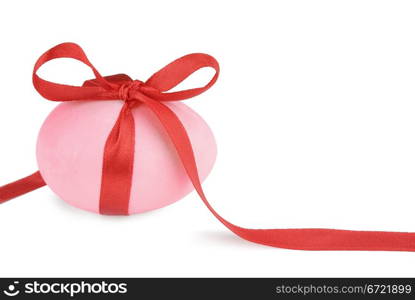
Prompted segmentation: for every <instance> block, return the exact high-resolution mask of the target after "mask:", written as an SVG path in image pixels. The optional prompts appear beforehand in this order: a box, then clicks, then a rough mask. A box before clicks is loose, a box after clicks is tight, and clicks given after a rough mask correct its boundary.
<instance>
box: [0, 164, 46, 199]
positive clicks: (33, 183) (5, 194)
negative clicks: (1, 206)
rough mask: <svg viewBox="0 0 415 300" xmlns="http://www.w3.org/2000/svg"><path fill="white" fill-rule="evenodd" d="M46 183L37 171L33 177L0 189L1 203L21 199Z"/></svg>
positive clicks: (30, 176)
mask: <svg viewBox="0 0 415 300" xmlns="http://www.w3.org/2000/svg"><path fill="white" fill-rule="evenodd" d="M45 185H46V183H45V181H44V180H43V178H42V175H40V172H39V171H37V172H35V173H33V174H32V175H29V176H27V177H24V178H22V179H19V180H16V181H14V182H12V183H9V184H6V185H4V186H1V187H0V203H3V202H6V201H8V200H11V199H13V198H16V197H19V196H21V195H24V194H26V193H29V192H31V191H34V190H36V189H38V188H41V187H43V186H45Z"/></svg>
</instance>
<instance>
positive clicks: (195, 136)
mask: <svg viewBox="0 0 415 300" xmlns="http://www.w3.org/2000/svg"><path fill="white" fill-rule="evenodd" d="M122 105H123V102H121V101H79V102H78V101H76V102H66V103H62V104H59V105H58V106H57V107H56V108H55V109H54V110H53V111H52V112H51V113H50V115H49V116H48V117H47V119H46V120H45V122H44V124H43V126H42V128H41V130H40V133H39V137H38V142H37V161H38V165H39V170H40V173H41V174H42V177H43V178H44V180H45V181H46V183H47V184H48V186H49V187H50V188H51V189H52V190H53V191H54V192H55V193H56V194H57V195H58V196H59V197H60V198H62V199H63V200H64V201H66V202H68V203H69V204H71V205H73V206H76V207H79V208H81V209H85V210H88V211H92V212H96V213H98V212H99V197H100V186H101V174H102V160H103V153H104V145H105V141H106V139H107V137H108V134H109V133H110V131H111V129H112V127H113V126H114V123H115V121H116V119H117V116H118V114H119V112H120V110H121V107H122ZM166 105H167V106H168V107H169V108H170V109H172V110H173V111H174V112H175V113H176V115H177V116H178V117H179V119H180V120H181V121H182V123H183V125H184V127H185V128H186V131H187V133H188V135H189V138H190V140H191V143H192V146H193V150H194V153H195V157H196V163H197V167H198V169H199V176H200V178H201V180H204V179H205V178H206V177H207V175H208V174H209V172H210V171H211V169H212V167H213V164H214V162H215V159H216V143H215V139H214V136H213V134H212V131H211V130H210V128H209V126H208V125H207V124H206V122H205V121H204V120H203V119H202V118H201V117H200V116H199V115H198V114H196V113H195V112H194V111H193V110H191V109H190V108H189V107H188V106H186V105H185V104H183V103H181V102H175V103H167V104H166ZM133 115H134V120H135V141H136V142H135V154H134V168H133V178H132V187H131V196H130V202H129V210H128V211H129V214H134V213H140V212H145V211H149V210H152V209H156V208H160V207H163V206H166V205H169V204H171V203H173V202H175V201H178V200H179V199H181V198H183V197H184V196H185V195H187V194H188V193H190V192H191V191H192V190H193V187H192V185H191V183H190V181H189V179H188V178H187V176H186V173H185V171H184V169H183V167H182V164H181V162H180V160H179V157H178V155H177V153H176V151H175V149H174V147H173V144H172V143H171V141H170V140H169V138H168V136H167V134H166V133H165V131H164V129H163V127H162V125H161V124H160V123H159V121H158V119H157V118H156V116H155V115H154V114H153V113H152V112H151V111H150V110H149V109H148V108H147V107H145V105H140V106H138V107H136V108H134V109H133Z"/></svg>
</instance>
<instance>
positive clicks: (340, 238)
mask: <svg viewBox="0 0 415 300" xmlns="http://www.w3.org/2000/svg"><path fill="white" fill-rule="evenodd" d="M63 57H66V58H73V59H77V60H79V61H81V62H83V63H84V64H86V65H87V66H89V67H90V68H91V69H92V71H93V72H94V74H95V79H93V80H88V81H86V82H85V83H84V84H83V86H69V85H62V84H57V83H53V82H49V81H46V80H44V79H41V78H40V77H39V76H38V75H37V74H36V72H37V70H38V69H39V68H40V67H41V66H42V65H43V64H44V63H46V62H48V61H50V60H52V59H56V58H63ZM204 67H211V68H213V69H214V70H215V71H216V73H215V75H214V76H213V78H212V79H211V80H210V81H209V83H208V84H206V85H205V86H203V87H199V88H193V89H188V90H183V91H178V92H168V91H169V90H170V89H172V88H174V87H175V86H176V85H178V84H179V83H180V82H182V81H183V80H184V79H185V78H187V77H188V76H189V75H191V74H192V73H194V72H195V71H197V70H198V69H200V68H204ZM218 75H219V65H218V63H217V61H216V60H215V59H214V58H213V57H212V56H209V55H207V54H201V53H196V54H189V55H186V56H183V57H181V58H179V59H177V60H175V61H173V62H172V63H170V64H169V65H167V66H166V67H164V68H162V69H161V70H160V71H158V72H157V73H155V74H154V75H153V76H151V77H150V79H148V80H147V81H146V82H141V81H139V80H132V79H131V78H130V77H128V76H127V75H124V74H118V75H113V76H107V77H102V76H101V75H100V74H99V72H98V71H97V70H96V69H95V68H94V66H93V65H92V64H91V63H90V62H89V60H88V58H87V57H86V55H85V53H84V52H83V50H82V49H81V48H80V47H79V46H78V45H76V44H73V43H64V44H60V45H58V46H56V47H53V48H52V49H50V50H48V51H47V52H45V53H44V54H43V55H42V56H41V57H40V58H39V59H38V61H37V62H36V64H35V68H34V71H33V84H34V86H35V88H36V90H37V91H38V92H39V93H40V94H41V95H42V96H43V97H44V98H46V99H49V100H52V101H73V100H77V101H79V100H85V101H105V100H119V99H121V100H124V105H123V107H122V109H121V111H120V114H119V116H118V119H117V121H116V123H115V125H114V127H113V128H112V130H111V132H110V134H109V136H108V138H107V141H106V144H105V149H104V157H103V169H102V180H101V192H100V213H102V214H117V215H118V214H119V215H124V214H127V213H128V201H129V198H130V189H131V178H132V166H133V163H134V161H133V158H134V142H135V141H134V118H133V116H132V113H131V110H132V109H134V107H135V106H137V105H146V106H147V107H148V108H150V110H151V111H152V112H153V113H154V114H155V115H156V116H157V118H158V120H159V121H160V123H161V124H162V125H163V128H164V129H165V131H166V132H167V134H168V136H169V138H170V139H171V141H172V142H173V145H174V147H175V149H176V151H177V153H178V155H179V157H180V160H181V162H182V164H183V167H184V169H185V171H186V173H187V175H188V177H189V179H190V181H191V182H192V184H193V186H194V188H195V190H196V191H197V193H198V194H199V196H200V198H201V199H202V201H203V202H204V204H205V205H206V207H207V208H208V209H209V210H210V212H211V213H212V214H213V215H214V216H215V217H216V218H217V219H218V220H219V221H220V222H221V223H222V224H223V225H225V226H226V227H227V228H228V229H229V230H231V231H232V232H234V233H235V234H236V235H238V236H239V237H241V238H243V239H245V240H248V241H251V242H254V243H258V244H263V245H267V246H273V247H279V248H289V249H299V250H386V251H415V233H409V232H385V231H353V230H336V229H319V228H310V229H248V228H243V227H239V226H236V225H234V224H232V223H230V222H228V221H227V220H226V219H224V218H223V217H221V216H220V215H219V214H218V213H217V212H216V211H215V210H214V209H213V207H212V206H211V205H210V203H209V202H208V200H207V198H206V196H205V194H204V191H203V189H202V186H201V182H200V179H199V175H198V170H197V165H196V162H195V157H194V153H193V149H192V146H191V143H190V140H189V137H188V135H187V133H186V130H185V128H184V127H183V125H182V123H181V122H180V120H179V119H178V117H177V116H176V115H175V114H174V112H173V111H172V110H170V109H169V108H168V107H167V106H166V105H164V104H163V102H165V101H178V100H184V99H187V98H190V97H194V96H196V95H199V94H200V93H203V92H204V91H206V90H207V89H208V88H210V87H211V86H212V85H213V84H214V83H215V81H216V80H217V78H218ZM144 142H145V141H144ZM43 185H45V182H44V181H43V179H42V177H41V175H40V173H39V172H36V173H34V174H32V175H30V176H28V177H26V178H23V179H21V180H18V181H16V182H14V183H11V184H8V185H5V186H3V187H0V203H1V202H5V201H7V200H9V199H12V198H14V197H17V196H19V195H22V194H24V193H27V192H30V191H32V190H34V189H37V188H39V187H41V186H43Z"/></svg>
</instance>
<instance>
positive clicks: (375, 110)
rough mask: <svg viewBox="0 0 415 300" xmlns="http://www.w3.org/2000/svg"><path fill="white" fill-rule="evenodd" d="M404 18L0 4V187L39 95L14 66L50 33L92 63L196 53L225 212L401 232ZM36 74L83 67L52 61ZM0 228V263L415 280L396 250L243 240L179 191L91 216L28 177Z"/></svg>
mask: <svg viewBox="0 0 415 300" xmlns="http://www.w3.org/2000/svg"><path fill="white" fill-rule="evenodd" d="M414 15H415V3H414V2H412V1H361V0H359V1H350V0H348V1H252V2H245V1H234V2H232V1H212V0H211V1H208V2H198V1H165V2H162V1H74V0H72V1H68V2H66V3H64V2H62V1H2V2H1V3H0V32H1V47H0V66H1V72H0V82H1V101H0V141H1V147H0V170H1V172H0V182H1V183H7V182H10V181H12V180H15V179H18V178H20V177H23V176H25V175H28V174H30V173H31V172H33V171H35V170H36V169H37V167H36V161H35V143H36V136H37V132H38V129H39V128H40V126H41V124H42V121H43V120H44V119H45V117H46V116H47V114H48V112H50V111H51V110H52V109H53V107H54V106H55V105H56V104H55V103H52V102H48V101H46V100H44V99H42V98H41V97H40V96H39V95H38V94H37V93H36V91H35V90H34V88H33V87H32V83H31V72H32V68H33V64H34V62H35V60H36V59H37V58H38V56H39V55H40V54H41V53H43V52H44V51H45V50H47V49H49V48H50V47H51V46H54V45H55V44H58V43H61V42H65V41H73V42H76V43H79V44H80V45H81V46H82V47H83V48H84V49H85V50H86V52H87V54H88V55H89V57H90V59H91V61H92V62H93V63H94V64H95V66H96V67H97V68H98V69H99V70H100V71H101V73H102V74H105V75H109V74H114V73H120V72H124V73H127V74H130V75H131V76H132V77H134V78H139V79H146V78H147V77H148V76H150V75H151V74H152V73H153V72H154V71H156V70H158V69H159V68H160V67H162V66H164V65H165V64H166V63H168V62H170V61H171V60H173V59H175V58H177V57H180V56H182V55H184V54H187V53H191V52H205V53H209V54H212V55H213V56H215V57H216V58H217V59H218V60H219V62H220V64H221V68H222V73H221V76H220V79H219V81H218V82H217V84H216V85H215V86H214V87H213V88H212V89H211V90H209V91H208V92H206V93H205V94H203V95H201V96H199V97H197V98H195V99H192V100H189V101H188V102H187V103H188V104H189V105H190V106H191V107H192V108H194V109H195V110H196V111H197V112H198V113H199V114H200V115H202V116H203V117H204V119H205V120H206V121H207V122H208V124H210V126H211V128H212V130H213V132H214V133H215V135H216V138H217V143H218V148H219V153H218V159H217V163H216V165H215V167H214V170H213V172H212V173H211V175H210V177H209V178H208V179H207V181H206V182H205V184H204V186H205V189H206V192H207V195H208V198H209V199H210V201H211V202H212V204H213V205H214V207H215V208H216V209H217V210H218V211H219V212H220V213H221V214H223V216H224V217H226V218H228V219H229V220H231V221H232V222H234V223H236V224H238V225H241V226H247V227H256V228H267V227H268V228H279V227H286V228H292V227H329V228H343V229H368V230H403V231H415V224H414V217H413V216H414V208H415V202H414V200H415V138H414V137H415V118H414V115H415V88H414V87H415V38H414V37H415V35H414V34H415V18H414ZM46 73H47V74H46ZM43 74H46V75H47V78H48V79H53V80H60V81H64V82H65V81H68V82H71V83H78V84H79V83H81V82H82V81H83V80H84V79H87V78H89V77H91V73H90V72H89V71H88V70H87V69H86V68H85V67H82V66H80V65H79V64H75V63H62V62H61V63H60V64H59V63H51V64H50V67H47V68H45V70H44V73H43ZM204 75H206V76H207V75H209V74H207V73H206V72H205V73H200V74H199V76H198V77H197V76H196V77H195V78H196V79H197V80H196V79H195V78H193V80H196V81H197V82H198V83H200V82H201V81H203V79H204V78H207V77H206V76H204ZM0 237H1V246H0V276H414V275H415V271H414V265H415V264H414V263H415V256H414V254H413V253H404V252H403V253H399V252H389V253H388V252H324V251H323V252H307V251H294V250H284V249H276V248H270V247H265V246H260V245H255V244H252V243H249V242H246V241H244V240H241V239H239V238H238V237H236V236H234V235H233V234H232V233H231V232H229V231H228V230H227V229H226V228H224V227H223V226H222V225H221V224H220V223H219V222H218V221H216V219H214V217H213V216H212V215H211V214H210V213H209V212H208V211H207V209H206V208H205V207H204V206H203V204H202V202H201V201H200V200H199V199H198V197H197V196H196V195H195V194H194V193H192V194H191V195H189V196H188V197H186V198H185V199H184V200H182V201H179V202H177V203H176V204H173V205H171V206H169V207H166V208H164V209H161V210H158V211H154V212H150V213H146V214H142V215H135V216H130V217H104V216H99V215H94V214H92V213H88V212H84V211H81V210H79V209H76V208H72V207H70V206H69V205H67V204H65V202H63V201H62V200H60V199H58V198H57V197H56V196H54V195H53V193H52V192H51V191H50V190H49V189H48V188H43V189H41V190H38V191H36V192H33V193H31V194H28V195H25V196H23V197H21V198H19V199H15V200H13V201H10V202H7V203H5V204H3V205H1V207H0Z"/></svg>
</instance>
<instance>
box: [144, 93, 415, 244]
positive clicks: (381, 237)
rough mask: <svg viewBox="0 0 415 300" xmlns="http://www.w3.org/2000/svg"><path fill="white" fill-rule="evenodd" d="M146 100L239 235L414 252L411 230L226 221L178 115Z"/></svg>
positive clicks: (200, 190) (195, 183)
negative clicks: (249, 225)
mask: <svg viewBox="0 0 415 300" xmlns="http://www.w3.org/2000/svg"><path fill="white" fill-rule="evenodd" d="M145 103H146V104H147V105H148V107H149V108H150V109H151V110H152V111H153V112H154V113H155V114H156V116H157V117H158V119H159V120H160V122H161V123H162V125H163V126H164V128H165V130H166V132H167V133H168V135H169V137H170V139H171V140H172V142H173V144H174V146H175V148H176V151H177V153H178V155H179V157H180V160H181V161H182V164H183V166H184V168H185V170H186V172H187V175H188V177H189V179H190V180H191V182H192V183H193V186H194V188H195V189H196V191H197V193H198V194H199V196H200V198H201V199H202V201H203V202H204V204H205V205H206V207H207V208H208V209H209V210H210V211H211V213H212V214H213V215H214V216H215V217H216V218H217V219H218V220H219V221H220V222H221V223H222V224H223V225H225V226H226V227H227V228H228V229H230V230H231V231H232V232H233V233H235V234H236V235H238V236H239V237H241V238H243V239H245V240H248V241H251V242H254V243H257V244H263V245H267V246H272V247H278V248H287V249H296V250H372V251H373V250H377V251H415V233H411V232H385V231H354V230H338V229H319V228H304V229H249V228H243V227H239V226H236V225H234V224H232V223H230V222H228V221H227V220H226V219H224V218H223V217H222V216H220V215H219V214H218V213H217V212H216V211H215V210H214V208H213V207H212V206H211V205H210V203H209V202H208V200H207V198H206V196H205V194H204V192H203V188H202V185H201V183H200V179H199V174H198V170H197V165H196V161H195V157H194V153H193V149H192V145H191V142H190V139H189V137H188V135H187V133H186V130H185V128H184V127H183V125H182V123H181V122H180V120H179V119H178V117H177V116H176V115H175V114H174V112H173V111H171V110H170V109H169V108H168V107H167V106H165V105H163V104H162V103H159V102H156V101H154V100H152V99H146V101H145Z"/></svg>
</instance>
